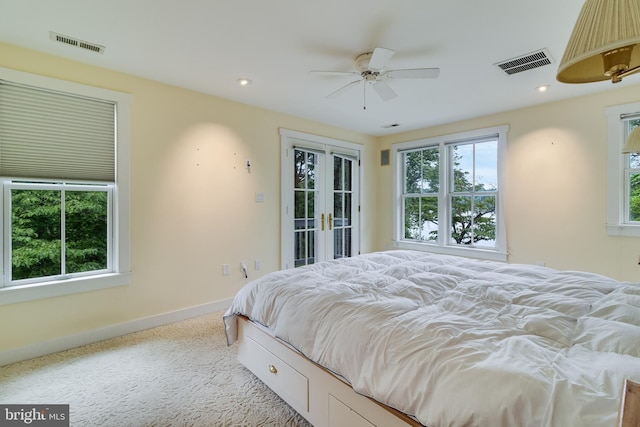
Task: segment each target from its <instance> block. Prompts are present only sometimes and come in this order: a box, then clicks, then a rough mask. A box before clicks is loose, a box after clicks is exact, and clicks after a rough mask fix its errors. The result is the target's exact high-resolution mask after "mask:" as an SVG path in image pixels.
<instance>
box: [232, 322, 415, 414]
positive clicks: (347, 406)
mask: <svg viewBox="0 0 640 427" xmlns="http://www.w3.org/2000/svg"><path fill="white" fill-rule="evenodd" d="M238 360H239V361H240V363H242V364H243V365H244V366H245V367H247V368H248V369H249V370H250V371H251V372H253V373H254V374H255V375H256V376H257V377H258V378H259V379H260V380H261V381H262V382H264V383H265V384H266V385H267V386H269V388H271V390H273V391H274V392H276V393H277V394H278V395H279V396H280V397H281V398H282V399H283V400H284V401H285V402H287V403H288V404H289V405H290V406H291V407H292V408H293V409H295V410H296V411H297V412H298V413H299V414H300V415H302V416H303V417H304V418H306V419H307V420H308V421H309V422H310V423H311V424H313V425H314V426H315V427H343V426H344V427H375V426H385V427H387V426H389V427H420V426H422V424H420V423H418V422H417V421H415V420H414V419H413V418H411V417H409V416H407V415H406V414H403V413H401V412H399V411H397V410H395V409H392V408H389V407H387V406H385V405H383V404H381V403H379V402H376V401H375V400H373V399H370V398H368V397H365V396H363V395H361V394H358V393H356V392H355V391H354V390H353V389H352V388H351V386H349V385H348V384H347V383H345V382H344V381H342V380H341V379H339V378H338V377H336V376H335V375H333V374H332V373H330V372H329V371H327V370H326V369H324V368H322V367H321V366H319V365H317V364H315V363H313V362H312V361H311V360H309V359H307V358H306V357H304V356H303V355H301V354H300V353H299V352H298V351H296V350H295V349H293V348H292V347H291V346H289V345H287V344H286V343H284V342H283V341H281V340H278V339H277V338H275V337H273V336H272V335H271V334H269V333H268V332H267V331H266V330H265V329H264V328H263V327H260V326H258V325H256V324H254V323H252V322H251V321H249V320H248V319H247V318H245V317H243V316H238Z"/></svg>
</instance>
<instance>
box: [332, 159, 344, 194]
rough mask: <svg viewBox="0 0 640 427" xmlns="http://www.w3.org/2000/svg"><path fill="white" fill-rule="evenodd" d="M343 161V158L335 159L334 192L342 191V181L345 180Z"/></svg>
mask: <svg viewBox="0 0 640 427" xmlns="http://www.w3.org/2000/svg"><path fill="white" fill-rule="evenodd" d="M343 160H344V159H342V158H341V157H337V156H336V157H334V158H333V189H334V190H342V188H343V186H342V180H343V174H342V172H343Z"/></svg>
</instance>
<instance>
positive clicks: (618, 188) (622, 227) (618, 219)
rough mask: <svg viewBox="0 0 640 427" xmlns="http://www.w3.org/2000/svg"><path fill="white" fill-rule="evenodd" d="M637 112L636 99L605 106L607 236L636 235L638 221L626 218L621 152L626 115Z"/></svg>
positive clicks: (624, 158)
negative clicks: (629, 220) (630, 221)
mask: <svg viewBox="0 0 640 427" xmlns="http://www.w3.org/2000/svg"><path fill="white" fill-rule="evenodd" d="M636 113H640V102H635V103H632V104H625V105H618V106H615V107H609V108H606V109H605V116H606V117H607V233H608V234H609V235H610V236H628V237H640V224H639V223H629V222H627V221H626V218H627V215H626V214H627V212H628V209H629V206H628V203H629V199H628V197H627V196H626V195H627V194H628V192H629V189H628V183H627V179H626V174H625V168H626V166H625V165H627V164H628V162H629V155H628V154H623V153H622V147H623V146H624V143H625V138H626V136H627V134H626V131H625V120H624V119H623V117H624V116H626V115H631V114H636Z"/></svg>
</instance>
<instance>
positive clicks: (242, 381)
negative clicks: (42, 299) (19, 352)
mask: <svg viewBox="0 0 640 427" xmlns="http://www.w3.org/2000/svg"><path fill="white" fill-rule="evenodd" d="M222 315H223V312H218V313H213V314H209V315H206V316H200V317H196V318H193V319H189V320H185V321H182V322H177V323H172V324H169V325H165V326H160V327H157V328H153V329H148V330H145V331H140V332H136V333H133V334H128V335H124V336H122V337H118V338H113V339H109V340H106V341H101V342H98V343H94V344H89V345H85V346H82V347H79V348H75V349H71V350H67V351H64V352H61V353H56V354H52V355H48V356H43V357H39V358H36V359H32V360H27V361H24V362H19V363H15V364H12V365H8V366H4V367H0V403H3V404H8V403H14V404H56V403H58V404H69V405H70V413H71V414H70V421H71V425H72V426H114V427H121V426H122V427H129V426H131V427H146V426H264V427H266V426H291V427H293V426H307V427H308V426H310V424H309V423H308V422H307V421H306V420H305V419H304V418H302V417H301V416H300V415H299V414H297V413H296V412H295V411H294V410H293V409H292V408H291V407H289V406H288V405H287V404H286V403H285V402H284V401H282V400H281V399H280V398H279V397H278V396H277V395H276V394H275V393H273V392H272V391H271V390H270V389H269V388H267V387H266V386H265V385H264V384H263V383H262V382H261V381H260V380H259V379H257V378H256V377H255V376H254V375H253V374H252V373H251V372H249V371H248V370H247V369H245V368H244V367H243V366H242V365H240V363H238V361H237V358H236V354H237V348H236V346H235V345H234V346H231V347H227V344H226V340H225V336H224V326H223V323H222Z"/></svg>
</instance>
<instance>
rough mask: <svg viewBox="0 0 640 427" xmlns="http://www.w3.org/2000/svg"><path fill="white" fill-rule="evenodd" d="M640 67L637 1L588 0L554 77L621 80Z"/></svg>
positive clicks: (567, 80)
mask: <svg viewBox="0 0 640 427" xmlns="http://www.w3.org/2000/svg"><path fill="white" fill-rule="evenodd" d="M638 66H640V0H587V1H586V2H585V4H584V5H583V6H582V10H581V11H580V15H579V16H578V20H577V21H576V25H575V27H574V28H573V32H572V34H571V37H570V38H569V42H568V43H567V48H566V50H565V52H564V56H563V57H562V61H561V62H560V66H559V67H558V74H557V76H556V78H557V80H558V81H560V82H563V83H589V82H597V81H602V80H612V81H613V82H614V83H616V82H618V81H620V80H621V78H622V77H621V76H619V74H620V73H622V72H624V71H626V70H630V69H633V68H635V67H638Z"/></svg>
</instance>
